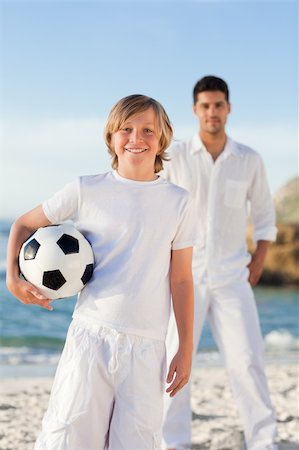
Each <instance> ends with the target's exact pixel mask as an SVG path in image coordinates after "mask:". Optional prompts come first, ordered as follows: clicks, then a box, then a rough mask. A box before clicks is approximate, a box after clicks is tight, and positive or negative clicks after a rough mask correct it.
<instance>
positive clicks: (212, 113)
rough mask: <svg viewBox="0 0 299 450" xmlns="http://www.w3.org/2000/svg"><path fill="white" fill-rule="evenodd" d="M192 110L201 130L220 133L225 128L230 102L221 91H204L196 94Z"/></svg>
mask: <svg viewBox="0 0 299 450" xmlns="http://www.w3.org/2000/svg"><path fill="white" fill-rule="evenodd" d="M193 112H194V114H195V115H196V116H197V117H198V119H199V123H200V130H201V132H205V133H207V134H214V135H215V134H218V133H222V132H223V131H224V128H225V124H226V121H227V116H228V114H229V112H230V104H229V103H228V102H227V100H226V98H225V94H224V93H223V92H221V91H204V92H200V93H199V94H197V102H196V103H195V105H194V106H193Z"/></svg>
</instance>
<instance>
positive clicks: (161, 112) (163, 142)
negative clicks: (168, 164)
mask: <svg viewBox="0 0 299 450" xmlns="http://www.w3.org/2000/svg"><path fill="white" fill-rule="evenodd" d="M149 108H153V110H154V112H155V116H156V120H157V125H158V129H159V132H160V139H159V144H160V150H159V153H158V154H157V156H156V160H155V173H157V172H160V171H161V170H162V169H163V160H164V161H167V160H168V158H167V155H166V154H165V150H166V149H167V147H168V146H169V144H170V142H171V139H172V136H173V129H172V126H171V123H170V120H169V117H168V115H167V114H166V111H165V109H164V108H163V106H162V105H161V104H160V103H159V102H157V100H154V99H153V98H151V97H147V96H145V95H140V94H134V95H129V96H128V97H124V98H122V99H121V100H119V101H118V102H117V103H116V104H115V105H114V106H113V108H112V109H111V111H110V114H109V116H108V119H107V122H106V125H105V128H104V139H105V142H106V145H107V147H108V152H109V153H110V155H111V157H112V167H113V169H117V167H118V157H117V155H116V153H115V151H114V148H113V146H112V144H111V138H112V133H115V132H116V131H118V130H119V129H120V128H121V127H122V125H123V124H124V123H125V122H126V121H127V120H128V119H129V118H131V117H133V116H137V115H138V114H140V113H143V112H144V111H146V110H147V109H149Z"/></svg>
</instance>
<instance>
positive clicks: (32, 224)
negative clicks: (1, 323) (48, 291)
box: [6, 205, 53, 310]
mask: <svg viewBox="0 0 299 450" xmlns="http://www.w3.org/2000/svg"><path fill="white" fill-rule="evenodd" d="M47 225H50V222H49V220H48V219H47V217H46V216H45V214H44V212H43V209H42V206H41V205H39V206H37V207H36V208H34V209H32V210H31V211H29V212H27V213H26V214H24V215H23V216H21V217H19V218H18V219H17V220H16V221H15V222H14V224H13V225H12V227H11V230H10V234H9V239H8V246H7V269H6V285H7V288H8V290H9V291H10V292H11V293H12V294H13V295H14V296H15V297H17V298H18V299H19V300H20V301H21V302H22V303H25V304H36V305H39V306H42V307H43V308H46V309H49V310H52V309H53V308H52V306H50V305H49V302H50V301H51V300H50V299H48V298H47V297H45V296H44V295H42V294H41V293H40V292H39V291H38V289H37V288H36V287H35V286H33V285H32V284H31V283H28V282H27V281H24V280H22V279H21V278H20V270H19V253H20V249H21V247H22V244H23V242H24V241H25V240H26V239H27V238H28V237H29V236H30V235H31V234H32V233H33V232H34V231H35V230H37V228H40V227H44V226H47Z"/></svg>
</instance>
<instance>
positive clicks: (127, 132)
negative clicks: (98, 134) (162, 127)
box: [111, 108, 160, 178]
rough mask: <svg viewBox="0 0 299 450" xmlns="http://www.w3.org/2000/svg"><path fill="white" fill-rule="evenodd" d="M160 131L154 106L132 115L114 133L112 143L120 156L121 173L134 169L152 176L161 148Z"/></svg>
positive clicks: (119, 168)
mask: <svg viewBox="0 0 299 450" xmlns="http://www.w3.org/2000/svg"><path fill="white" fill-rule="evenodd" d="M159 140H160V133H159V130H158V127H157V119H156V115H155V112H154V110H153V109H152V108H149V109H147V110H146V111H144V112H142V113H140V114H138V115H136V116H133V117H130V118H129V119H128V120H127V121H126V122H125V123H124V124H123V125H122V127H121V128H120V129H119V130H118V131H116V132H115V133H113V134H112V137H111V145H112V147H113V149H114V151H115V153H116V155H117V157H118V171H119V173H120V175H124V176H126V175H130V174H131V173H132V170H133V171H134V173H136V171H139V170H140V171H141V172H142V173H143V174H144V173H146V174H148V175H149V177H151V178H152V176H153V174H154V164H155V159H156V155H157V153H158V152H159V150H160V144H159Z"/></svg>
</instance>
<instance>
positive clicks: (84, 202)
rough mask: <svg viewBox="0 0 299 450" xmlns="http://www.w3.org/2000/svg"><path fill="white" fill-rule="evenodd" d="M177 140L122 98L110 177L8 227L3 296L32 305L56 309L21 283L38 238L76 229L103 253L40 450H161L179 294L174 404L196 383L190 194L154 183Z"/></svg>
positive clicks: (138, 104)
mask: <svg viewBox="0 0 299 450" xmlns="http://www.w3.org/2000/svg"><path fill="white" fill-rule="evenodd" d="M171 138H172V127H171V124H170V122H169V119H168V116H167V114H166V112H165V111H164V109H163V107H162V106H161V105H160V104H159V103H158V102H157V101H155V100H154V99H152V98H149V97H145V96H143V95H131V96H128V97H125V98H123V99H122V100H120V101H119V102H118V103H117V104H116V105H115V106H114V107H113V108H112V110H111V112H110V115H109V117H108V121H107V124H106V127H105V140H106V144H107V146H108V151H109V153H110V154H111V156H112V167H113V169H114V170H113V171H112V172H109V173H106V174H100V175H93V176H84V177H80V178H79V179H78V180H76V181H75V182H73V183H70V184H68V185H67V186H66V187H65V188H64V189H62V190H61V191H59V192H58V193H56V194H55V195H54V196H53V197H52V198H50V199H49V200H47V201H45V202H44V203H43V204H42V205H40V206H38V207H37V208H35V209H33V210H32V211H30V212H28V213H26V214H25V215H24V216H21V217H20V218H19V219H18V220H17V221H16V222H15V224H14V225H13V227H12V230H11V235H10V239H9V247H8V255H9V256H8V268H7V286H8V288H9V289H10V290H11V292H12V293H13V294H14V295H15V296H16V297H17V298H18V299H19V300H20V301H22V302H23V303H26V304H38V305H40V306H42V307H44V308H47V309H52V306H51V305H50V300H49V299H47V298H45V297H44V296H42V295H41V294H40V293H39V292H38V291H37V289H36V288H35V287H34V286H32V285H31V284H29V283H27V282H26V281H23V280H21V279H20V278H19V268H18V264H17V261H18V254H19V250H20V247H21V244H22V242H23V241H24V240H25V239H26V238H27V237H28V236H29V235H30V233H32V232H33V231H34V230H35V229H37V228H39V227H43V226H47V225H49V224H51V223H52V224H55V223H59V222H62V221H64V220H67V219H71V220H73V221H74V222H75V224H76V226H77V228H78V229H79V230H80V231H82V232H83V234H84V235H85V236H86V237H87V239H88V240H89V242H90V243H91V245H92V247H93V251H94V254H95V270H94V274H93V277H92V279H91V280H90V282H89V283H88V284H87V285H86V287H85V288H84V289H83V291H82V292H81V293H80V295H79V298H78V301H77V304H76V307H75V311H74V314H73V321H72V323H71V325H70V329H69V332H68V335H67V339H66V344H65V348H64V351H63V354H62V357H61V360H60V363H59V365H58V369H57V373H56V376H55V380H54V384H53V388H52V393H51V398H50V403H49V408H48V411H47V413H46V415H45V417H44V420H43V430H42V433H41V435H40V436H39V438H38V440H37V442H36V445H35V450H103V449H109V450H122V449H123V450H147V449H148V450H150V449H160V448H161V442H160V441H161V423H162V405H163V391H164V379H165V369H164V368H165V343H164V342H165V337H166V332H167V324H168V318H169V310H170V297H171V295H172V298H173V309H174V312H175V316H176V320H177V327H178V331H179V337H180V344H179V350H178V352H177V353H176V355H175V357H174V358H173V360H172V362H171V364H170V368H169V371H168V376H167V382H168V383H171V384H170V386H169V387H168V388H167V392H168V393H169V394H170V395H171V396H173V395H175V394H176V393H177V392H178V391H179V390H180V389H181V388H182V387H183V386H184V385H185V384H186V383H187V381H188V378H189V375H190V369H191V355H192V334H193V332H192V330H193V282H192V271H191V260H192V246H193V245H194V243H195V240H194V221H193V219H192V208H191V204H190V201H189V194H188V193H187V192H186V191H185V190H184V189H182V188H179V187H178V186H175V185H173V184H171V183H169V182H167V181H165V180H163V178H160V177H158V176H157V175H156V173H157V172H159V171H160V170H161V169H162V166H163V164H162V163H163V160H164V159H166V157H165V153H164V152H165V150H166V148H167V147H168V145H169V143H170V140H171ZM164 224H165V225H164Z"/></svg>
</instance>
